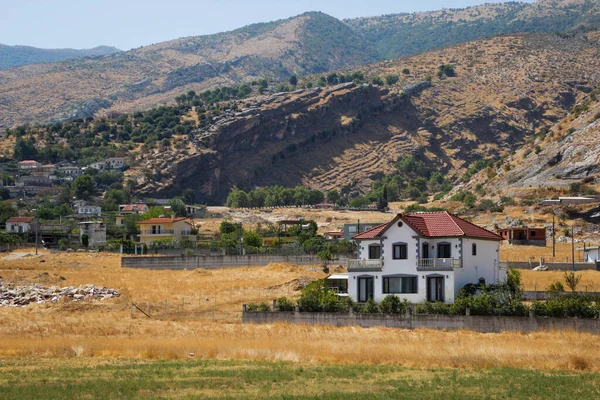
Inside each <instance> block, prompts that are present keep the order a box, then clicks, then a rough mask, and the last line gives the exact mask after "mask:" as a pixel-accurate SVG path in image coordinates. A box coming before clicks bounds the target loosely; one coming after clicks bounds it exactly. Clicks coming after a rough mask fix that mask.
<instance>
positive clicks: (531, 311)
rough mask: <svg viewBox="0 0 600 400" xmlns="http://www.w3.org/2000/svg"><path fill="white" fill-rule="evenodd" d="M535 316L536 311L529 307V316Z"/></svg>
mask: <svg viewBox="0 0 600 400" xmlns="http://www.w3.org/2000/svg"><path fill="white" fill-rule="evenodd" d="M534 317H535V311H533V309H532V308H530V309H529V318H534Z"/></svg>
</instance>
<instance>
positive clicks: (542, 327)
mask: <svg viewBox="0 0 600 400" xmlns="http://www.w3.org/2000/svg"><path fill="white" fill-rule="evenodd" d="M242 321H243V323H245V324H249V323H256V324H271V323H274V322H287V323H292V324H307V325H334V326H361V327H365V328H368V327H375V326H383V327H389V328H402V329H418V328H426V329H467V330H472V331H476V332H484V333H493V332H502V331H524V332H532V331H549V330H569V331H577V332H590V333H596V334H597V333H600V320H599V319H577V318H573V319H570V318H536V317H484V316H466V315H457V316H449V315H409V316H406V315H403V314H402V315H384V314H357V313H352V314H349V313H300V312H299V313H294V312H243V313H242Z"/></svg>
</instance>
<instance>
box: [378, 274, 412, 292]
mask: <svg viewBox="0 0 600 400" xmlns="http://www.w3.org/2000/svg"><path fill="white" fill-rule="evenodd" d="M417 286H418V279H417V277H416V276H402V277H400V276H384V277H383V293H385V294H396V293H397V294H409V293H417Z"/></svg>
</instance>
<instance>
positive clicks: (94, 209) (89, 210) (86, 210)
mask: <svg viewBox="0 0 600 400" xmlns="http://www.w3.org/2000/svg"><path fill="white" fill-rule="evenodd" d="M77 214H79V215H101V214H102V208H101V207H100V206H90V205H80V206H78V207H77Z"/></svg>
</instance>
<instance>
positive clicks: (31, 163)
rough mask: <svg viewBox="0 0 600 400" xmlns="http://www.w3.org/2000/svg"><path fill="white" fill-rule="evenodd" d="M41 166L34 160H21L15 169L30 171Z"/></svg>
mask: <svg viewBox="0 0 600 400" xmlns="http://www.w3.org/2000/svg"><path fill="white" fill-rule="evenodd" d="M41 166H42V164H41V163H39V162H37V161H35V160H23V161H19V162H18V163H17V167H18V168H19V169H20V170H32V169H36V168H40V167H41Z"/></svg>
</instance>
